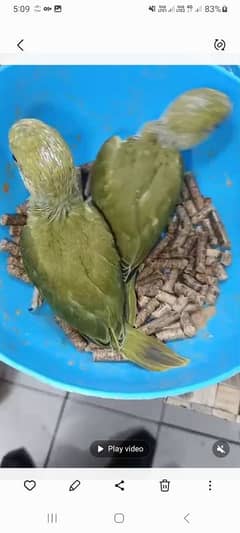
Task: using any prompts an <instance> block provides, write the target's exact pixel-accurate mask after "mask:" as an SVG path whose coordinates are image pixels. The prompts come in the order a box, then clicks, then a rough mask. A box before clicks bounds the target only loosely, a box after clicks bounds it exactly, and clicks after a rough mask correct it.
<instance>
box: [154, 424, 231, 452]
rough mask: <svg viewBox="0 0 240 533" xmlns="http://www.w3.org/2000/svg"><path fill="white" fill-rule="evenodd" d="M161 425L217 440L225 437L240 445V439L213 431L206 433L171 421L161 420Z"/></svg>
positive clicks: (228, 440)
mask: <svg viewBox="0 0 240 533" xmlns="http://www.w3.org/2000/svg"><path fill="white" fill-rule="evenodd" d="M160 426H166V427H169V428H170V429H178V430H180V431H185V432H186V433H191V434H192V435H199V436H200V437H209V438H210V439H216V440H219V439H224V440H226V441H227V442H229V443H230V444H236V445H237V446H240V441H239V440H238V441H237V440H234V439H229V438H227V437H225V435H224V436H220V435H214V434H212V433H205V432H204V431H195V430H194V429H190V428H185V427H183V426H177V425H176V424H170V423H169V422H161V423H160Z"/></svg>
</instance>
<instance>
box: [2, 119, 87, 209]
mask: <svg viewBox="0 0 240 533" xmlns="http://www.w3.org/2000/svg"><path fill="white" fill-rule="evenodd" d="M9 144H10V149H11V152H12V156H13V159H14V160H15V162H16V164H17V166H18V169H19V172H20V174H21V177H22V179H23V182H24V184H25V186H26V188H27V189H28V191H29V192H30V194H31V197H32V198H34V199H36V200H37V201H38V203H41V201H42V203H43V204H44V203H46V204H51V203H54V202H55V203H56V202H58V203H61V201H65V200H67V199H69V198H71V197H72V196H73V195H75V194H76V191H78V195H79V190H78V188H77V179H76V172H75V168H74V162H73V158H72V155H71V152H70V150H69V148H68V146H67V144H66V142H65V141H64V139H63V138H62V137H61V135H60V134H59V133H58V132H57V130H55V129H54V128H52V127H51V126H49V125H48V124H45V123H44V122H42V121H40V120H36V119H22V120H19V121H18V122H16V123H15V124H14V125H13V126H12V127H11V129H10V131H9Z"/></svg>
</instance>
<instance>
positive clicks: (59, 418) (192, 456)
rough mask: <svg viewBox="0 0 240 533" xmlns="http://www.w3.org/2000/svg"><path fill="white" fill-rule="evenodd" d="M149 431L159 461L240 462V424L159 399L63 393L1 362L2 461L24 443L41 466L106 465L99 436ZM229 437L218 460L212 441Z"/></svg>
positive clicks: (170, 464) (208, 464) (181, 464)
mask: <svg viewBox="0 0 240 533" xmlns="http://www.w3.org/2000/svg"><path fill="white" fill-rule="evenodd" d="M137 429H145V430H147V431H149V432H150V433H151V434H152V435H153V437H154V438H156V441H157V444H156V451H155V457H154V462H153V466H154V467H158V466H159V467H184V466H186V467H190V466H196V467H204V466H206V467H211V466H213V467H215V466H232V467H234V466H235V467H240V425H238V424H235V423H230V422H225V421H223V420H218V419H216V418H214V417H209V416H204V415H202V414H198V413H194V412H191V411H189V410H187V409H183V408H176V407H173V406H166V405H164V404H163V401H162V400H155V401H143V402H137V401H131V402H127V401H120V400H119V401H118V400H115V401H108V400H102V399H98V398H90V397H86V396H79V395H76V394H70V395H69V394H65V393H64V392H62V391H59V390H58V389H54V388H51V387H49V386H47V385H45V384H43V383H41V382H40V381H36V380H35V379H32V378H30V377H29V376H26V375H24V374H20V373H18V372H16V371H15V370H13V369H11V368H9V367H4V366H2V365H0V460H1V458H2V456H3V455H4V454H5V453H7V452H8V451H10V450H13V449H15V448H18V447H22V446H24V447H25V448H26V449H27V450H28V451H29V452H30V454H31V455H32V457H33V460H34V461H35V464H36V466H51V467H54V466H56V467H61V466H62V467H76V466H79V467H91V466H99V467H101V466H105V465H106V463H107V461H106V459H103V458H95V457H93V456H92V455H91V453H90V451H89V448H90V445H91V443H92V442H93V441H95V440H98V439H99V440H100V439H104V440H106V439H108V438H116V439H121V438H127V437H129V434H130V433H131V432H133V431H136V430H137ZM218 438H224V439H227V440H228V441H229V443H230V453H229V455H228V456H227V457H226V458H225V459H217V458H216V457H215V456H214V455H213V453H212V445H213V443H214V441H215V440H217V439H218Z"/></svg>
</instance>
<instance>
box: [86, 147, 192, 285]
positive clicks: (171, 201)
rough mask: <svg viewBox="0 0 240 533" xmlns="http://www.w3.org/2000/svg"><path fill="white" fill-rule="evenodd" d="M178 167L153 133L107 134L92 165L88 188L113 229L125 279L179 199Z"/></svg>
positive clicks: (177, 157)
mask: <svg viewBox="0 0 240 533" xmlns="http://www.w3.org/2000/svg"><path fill="white" fill-rule="evenodd" d="M182 175H183V165H182V160H181V156H180V154H179V153H178V152H177V151H176V150H172V149H162V148H161V146H160V145H159V143H158V142H157V140H156V139H155V137H151V138H150V137H149V138H147V139H144V138H141V137H140V138H132V139H131V138H130V139H128V140H127V141H121V140H120V139H119V138H118V137H112V138H111V139H109V140H108V141H106V142H105V144H104V145H103V147H102V148H101V150H100V152H99V153H98V155H97V158H96V161H95V163H94V164H93V169H92V175H91V192H92V197H93V201H94V202H95V204H96V205H97V207H98V208H99V209H100V210H101V211H102V212H103V214H104V216H105V218H106V219H107V221H108V222H109V224H110V226H111V228H112V231H113V233H114V236H115V239H116V243H117V247H118V249H119V252H120V255H121V258H122V262H123V266H124V271H125V279H128V277H129V275H130V273H131V272H132V271H133V270H134V269H135V268H136V267H138V266H139V265H140V263H141V262H142V261H143V260H144V259H145V258H146V256H147V255H148V254H149V252H150V250H151V249H152V248H153V246H154V245H155V244H156V242H157V241H158V240H159V237H160V234H161V232H162V231H163V229H164V228H165V227H166V225H167V223H168V221H169V217H170V215H171V214H172V212H173V210H174V208H175V206H176V203H177V200H178V198H179V194H180V190H181V185H182Z"/></svg>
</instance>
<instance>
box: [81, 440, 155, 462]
mask: <svg viewBox="0 0 240 533" xmlns="http://www.w3.org/2000/svg"><path fill="white" fill-rule="evenodd" d="M90 451H91V454H92V455H94V457H99V456H101V457H118V458H121V457H131V458H134V457H146V456H147V455H149V452H150V450H149V445H148V443H147V442H145V441H137V440H129V441H121V440H104V441H102V440H101V441H99V440H96V441H95V442H93V443H92V444H91V446H90Z"/></svg>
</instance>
